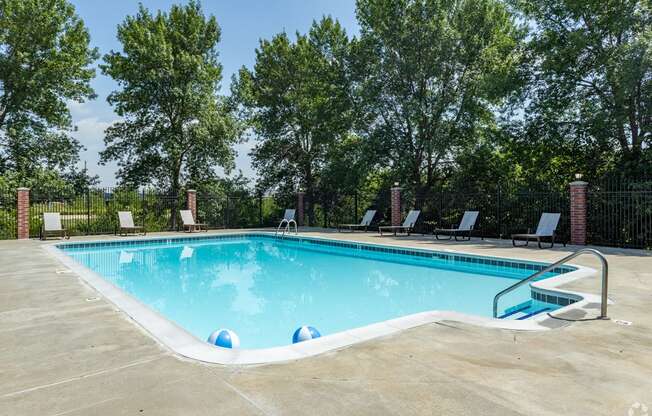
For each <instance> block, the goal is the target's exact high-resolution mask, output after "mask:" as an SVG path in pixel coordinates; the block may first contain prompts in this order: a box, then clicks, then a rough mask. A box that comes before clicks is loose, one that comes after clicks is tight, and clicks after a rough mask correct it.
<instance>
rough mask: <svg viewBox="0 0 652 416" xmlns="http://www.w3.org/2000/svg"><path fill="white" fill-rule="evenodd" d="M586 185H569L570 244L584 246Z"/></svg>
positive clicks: (575, 183)
mask: <svg viewBox="0 0 652 416" xmlns="http://www.w3.org/2000/svg"><path fill="white" fill-rule="evenodd" d="M588 185H589V184H588V183H587V182H583V181H575V182H571V184H570V212H571V214H570V215H571V238H570V241H571V244H576V245H581V246H583V245H586V216H587V212H586V208H587V199H586V198H587V195H586V193H587V188H588Z"/></svg>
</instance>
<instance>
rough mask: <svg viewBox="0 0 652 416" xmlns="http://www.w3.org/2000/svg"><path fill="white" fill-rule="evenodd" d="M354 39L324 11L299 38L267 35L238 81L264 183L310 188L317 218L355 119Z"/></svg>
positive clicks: (236, 90)
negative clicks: (321, 194) (333, 159)
mask: <svg viewBox="0 0 652 416" xmlns="http://www.w3.org/2000/svg"><path fill="white" fill-rule="evenodd" d="M348 44H349V40H348V38H347V35H346V33H345V31H344V29H343V28H342V27H341V26H340V24H339V22H337V21H335V20H333V19H332V18H329V17H328V18H323V19H322V20H321V21H320V22H319V23H317V22H315V23H313V25H312V27H311V28H310V31H309V32H308V34H306V35H301V34H297V38H296V40H295V41H292V40H290V38H289V37H288V36H287V34H285V33H281V34H278V35H276V36H274V37H273V38H272V39H271V40H263V41H261V43H260V46H259V48H258V49H257V50H256V63H255V66H254V68H253V70H248V69H246V68H243V69H241V70H240V74H239V79H237V80H236V82H235V84H234V94H235V95H237V96H238V97H239V98H240V102H241V103H242V106H243V108H244V112H245V115H246V118H247V119H248V120H249V123H250V125H251V127H252V128H253V132H254V134H255V135H256V138H257V139H258V144H257V145H256V146H255V148H254V149H253V151H252V157H253V164H254V167H255V168H256V169H257V170H258V173H259V175H260V178H261V181H262V183H263V184H264V185H265V186H267V187H281V188H284V189H288V190H290V189H293V188H295V187H297V186H300V187H302V188H304V189H305V192H306V198H307V203H308V215H309V217H310V218H311V219H312V218H313V216H314V213H313V205H314V202H315V200H316V192H317V191H318V189H319V187H320V181H321V179H322V177H321V175H322V172H323V170H324V168H325V166H327V164H328V163H329V161H330V156H331V155H332V154H333V151H334V149H335V148H336V146H337V145H338V143H341V141H342V140H344V139H345V138H346V137H347V134H348V133H349V132H350V130H351V126H352V122H353V113H352V107H353V101H352V99H351V94H350V92H351V88H350V86H349V82H348V78H347V59H348Z"/></svg>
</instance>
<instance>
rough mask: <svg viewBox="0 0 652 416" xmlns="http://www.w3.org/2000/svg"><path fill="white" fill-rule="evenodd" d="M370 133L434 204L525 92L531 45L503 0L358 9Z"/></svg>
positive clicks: (380, 3)
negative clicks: (499, 114) (434, 196)
mask: <svg viewBox="0 0 652 416" xmlns="http://www.w3.org/2000/svg"><path fill="white" fill-rule="evenodd" d="M357 15H358V20H359V22H360V27H361V35H360V39H359V41H358V42H356V43H355V45H354V48H355V51H356V52H355V56H356V57H357V58H358V60H357V63H356V65H355V68H356V70H357V71H356V74H357V75H356V79H357V80H358V82H357V85H359V91H360V92H359V94H360V96H361V97H362V103H363V105H364V108H365V113H366V114H367V117H366V119H365V120H364V121H365V125H364V126H363V129H362V131H363V133H364V135H365V137H366V138H367V140H369V141H370V142H371V143H372V145H371V146H370V147H371V148H375V149H377V151H378V161H379V164H380V165H386V164H389V165H390V166H391V167H392V169H393V171H394V175H395V178H396V180H397V181H399V182H401V183H402V184H406V185H407V186H408V187H409V188H411V190H413V191H414V192H415V193H416V194H417V195H420V196H425V193H427V192H428V190H430V189H431V188H432V187H433V185H434V184H435V183H436V181H437V180H438V179H441V177H440V174H441V172H440V170H441V166H442V162H446V161H448V162H453V161H454V159H455V156H456V152H457V151H458V149H460V148H461V147H462V146H465V145H468V143H469V142H473V141H474V140H475V137H476V136H477V133H478V132H477V130H478V129H482V128H485V127H491V126H492V125H493V124H494V113H495V111H496V110H497V109H498V108H499V106H500V105H501V104H502V103H503V102H504V101H505V99H506V98H507V97H509V96H510V94H511V93H512V92H514V91H516V90H517V89H518V87H519V86H520V78H519V76H518V75H519V73H518V70H517V69H518V67H519V63H520V59H521V48H520V40H521V37H522V36H523V32H522V30H520V29H519V28H518V27H517V26H516V25H515V23H514V21H513V18H512V16H511V14H510V13H509V12H508V10H507V9H506V8H505V7H504V5H503V4H502V3H500V2H498V1H494V0H480V1H474V0H400V1H396V0H358V2H357Z"/></svg>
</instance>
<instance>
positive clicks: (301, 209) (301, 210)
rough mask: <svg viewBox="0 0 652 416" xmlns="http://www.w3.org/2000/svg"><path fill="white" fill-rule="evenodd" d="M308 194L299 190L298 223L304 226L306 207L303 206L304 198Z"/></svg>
mask: <svg viewBox="0 0 652 416" xmlns="http://www.w3.org/2000/svg"><path fill="white" fill-rule="evenodd" d="M305 196H306V193H305V192H303V191H299V192H297V225H299V226H302V225H303V214H304V207H303V198H304V197H305Z"/></svg>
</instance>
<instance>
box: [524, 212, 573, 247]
mask: <svg viewBox="0 0 652 416" xmlns="http://www.w3.org/2000/svg"><path fill="white" fill-rule="evenodd" d="M560 217H561V214H560V213H550V212H544V213H543V214H541V219H540V220H539V225H538V226H537V230H536V232H534V234H531V233H530V230H528V233H527V234H512V245H513V246H514V247H517V244H516V240H525V244H523V246H527V245H528V244H529V243H530V240H537V244H538V245H539V248H543V247H542V246H541V239H542V238H550V247H548V248H552V247H554V246H555V234H556V230H557V225H558V224H559V218H560ZM565 245H566V243H564V246H565Z"/></svg>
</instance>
